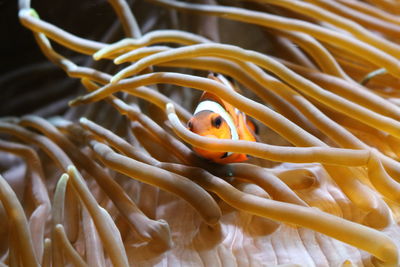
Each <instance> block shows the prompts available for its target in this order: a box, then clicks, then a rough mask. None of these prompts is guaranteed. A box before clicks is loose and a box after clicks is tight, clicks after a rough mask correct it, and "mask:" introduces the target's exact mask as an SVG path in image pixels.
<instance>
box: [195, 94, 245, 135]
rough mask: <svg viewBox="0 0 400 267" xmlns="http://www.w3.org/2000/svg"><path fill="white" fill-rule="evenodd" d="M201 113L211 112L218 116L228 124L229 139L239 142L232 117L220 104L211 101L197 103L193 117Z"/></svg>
mask: <svg viewBox="0 0 400 267" xmlns="http://www.w3.org/2000/svg"><path fill="white" fill-rule="evenodd" d="M201 111H211V112H215V113H217V114H218V115H220V116H221V117H222V118H223V119H224V120H225V121H226V123H227V124H228V126H229V129H230V131H231V139H232V140H239V134H238V131H237V129H236V126H235V123H234V121H233V118H232V116H231V115H230V114H229V113H228V112H227V111H226V110H225V108H223V107H222V106H221V104H219V103H217V102H215V101H212V100H204V101H201V102H200V103H199V105H198V106H197V108H196V110H195V111H194V113H193V115H196V114H197V113H199V112H201Z"/></svg>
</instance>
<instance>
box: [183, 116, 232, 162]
mask: <svg viewBox="0 0 400 267" xmlns="http://www.w3.org/2000/svg"><path fill="white" fill-rule="evenodd" d="M187 128H188V129H189V130H190V131H192V132H194V133H196V134H198V135H201V136H204V137H208V138H219V139H231V131H230V127H229V125H228V123H227V122H226V121H225V119H224V118H223V117H222V116H221V115H220V114H218V113H216V112H212V111H206V110H204V111H201V112H198V113H196V114H195V116H193V117H192V118H191V119H190V120H189V122H188V123H187ZM193 150H194V151H195V152H196V153H197V154H198V155H200V156H202V157H204V158H206V159H211V160H214V159H218V158H223V157H224V156H225V154H226V153H224V152H212V151H207V150H204V149H201V148H197V147H193Z"/></svg>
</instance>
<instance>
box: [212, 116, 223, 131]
mask: <svg viewBox="0 0 400 267" xmlns="http://www.w3.org/2000/svg"><path fill="white" fill-rule="evenodd" d="M221 124H222V118H221V116H218V117H216V118H215V119H213V120H212V125H213V126H214V127H215V128H217V129H218V128H219V127H221Z"/></svg>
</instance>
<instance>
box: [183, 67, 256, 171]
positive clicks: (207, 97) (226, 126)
mask: <svg viewBox="0 0 400 267" xmlns="http://www.w3.org/2000/svg"><path fill="white" fill-rule="evenodd" d="M208 78H210V79H213V80H215V81H217V82H220V83H222V84H224V85H225V86H226V87H228V88H230V89H232V90H235V89H234V88H233V86H232V83H230V82H229V81H228V80H227V79H226V78H225V77H224V76H222V75H220V74H217V75H214V74H210V75H208ZM187 128H188V129H189V130H190V131H192V132H194V133H196V134H198V135H201V136H204V137H209V138H219V139H231V140H247V141H256V135H255V133H256V131H257V128H256V126H255V124H254V123H253V122H252V121H251V120H249V119H247V117H246V114H244V113H243V112H242V111H240V110H238V109H237V108H235V107H233V106H232V105H231V104H229V103H228V102H226V101H224V100H222V99H221V98H219V97H218V96H217V95H215V94H212V93H209V92H204V93H203V94H202V96H201V97H200V100H199V104H198V106H197V107H196V109H195V111H194V113H193V117H192V118H191V119H190V120H189V121H188V123H187ZM193 150H194V151H195V152H196V153H197V154H198V155H200V156H201V157H203V158H205V159H208V160H211V161H213V162H216V163H234V162H242V161H245V160H247V159H248V156H247V155H246V154H240V153H232V152H213V151H207V150H204V149H201V148H198V147H193Z"/></svg>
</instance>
